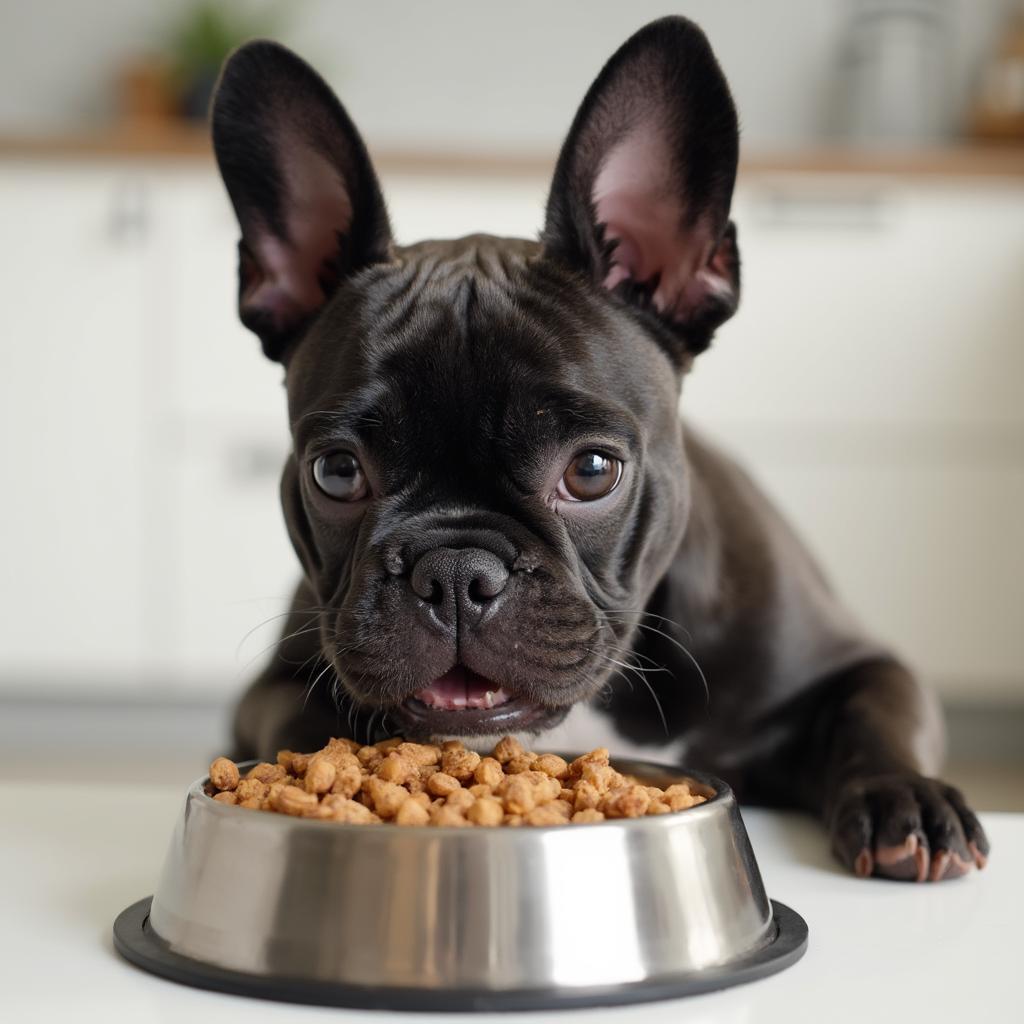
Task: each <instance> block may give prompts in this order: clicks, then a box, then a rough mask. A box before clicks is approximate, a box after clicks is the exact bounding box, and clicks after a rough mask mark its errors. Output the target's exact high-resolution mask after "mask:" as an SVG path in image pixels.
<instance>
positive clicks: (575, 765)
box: [569, 747, 608, 778]
mask: <svg viewBox="0 0 1024 1024" xmlns="http://www.w3.org/2000/svg"><path fill="white" fill-rule="evenodd" d="M607 763H608V748H607V747H596V748H595V749H594V750H591V751H590V753H589V754H581V755H580V756H579V757H577V758H576V760H575V761H573V762H572V764H570V765H569V775H570V776H571V777H572V778H579V777H580V776H581V775H582V774H583V766H584V765H585V764H607Z"/></svg>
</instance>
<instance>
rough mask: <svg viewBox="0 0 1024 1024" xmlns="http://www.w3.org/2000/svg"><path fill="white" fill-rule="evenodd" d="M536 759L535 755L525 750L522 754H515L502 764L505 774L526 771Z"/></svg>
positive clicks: (516, 773)
mask: <svg viewBox="0 0 1024 1024" xmlns="http://www.w3.org/2000/svg"><path fill="white" fill-rule="evenodd" d="M536 760H537V755H536V754H534V753H532V752H531V751H529V750H527V751H525V752H524V753H522V754H516V756H515V757H513V758H511V759H509V760H508V761H506V762H505V764H504V765H503V767H504V769H505V774H506V775H519V774H521V773H522V772H528V771H529V770H530V765H532V764H533V762H534V761H536Z"/></svg>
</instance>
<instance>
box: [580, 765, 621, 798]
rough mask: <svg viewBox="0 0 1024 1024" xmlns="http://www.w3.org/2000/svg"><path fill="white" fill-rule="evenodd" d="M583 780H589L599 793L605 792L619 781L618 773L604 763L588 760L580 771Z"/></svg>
mask: <svg viewBox="0 0 1024 1024" xmlns="http://www.w3.org/2000/svg"><path fill="white" fill-rule="evenodd" d="M580 776H581V778H582V779H583V781H584V782H589V783H590V784H591V785H592V786H593V787H594V788H595V789H596V790H597V791H598V792H599V793H607V792H608V790H609V789H612V788H614V787H615V786H616V785H617V784H618V782H619V781H620V776H619V773H618V772H617V771H616V770H615V769H614V768H612V767H610V766H609V765H606V764H598V763H595V762H590V761H588V762H587V763H585V764H584V765H583V767H582V769H581V771H580Z"/></svg>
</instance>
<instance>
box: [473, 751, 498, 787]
mask: <svg viewBox="0 0 1024 1024" xmlns="http://www.w3.org/2000/svg"><path fill="white" fill-rule="evenodd" d="M473 778H474V779H476V781H477V782H478V783H480V785H481V786H490V787H491V789H497V788H498V786H499V785H501V780H502V779H503V778H505V773H504V771H502V768H501V762H500V761H499V760H498V759H497V758H494V757H483V758H481V759H480V763H479V764H478V765H477V766H476V768H475V769H474V770H473Z"/></svg>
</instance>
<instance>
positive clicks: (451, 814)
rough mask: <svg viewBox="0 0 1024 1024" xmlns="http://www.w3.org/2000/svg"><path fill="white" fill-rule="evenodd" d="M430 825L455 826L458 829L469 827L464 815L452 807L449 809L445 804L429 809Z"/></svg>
mask: <svg viewBox="0 0 1024 1024" xmlns="http://www.w3.org/2000/svg"><path fill="white" fill-rule="evenodd" d="M430 824H431V825H438V826H442V827H443V826H446V825H447V826H452V825H454V826H456V827H459V828H462V827H465V826H467V825H469V822H468V821H467V820H466V817H465V815H463V814H462V813H461V812H459V811H457V810H456V809H455V808H454V807H449V806H448V805H447V804H441V805H440V806H438V807H432V808H431V809H430Z"/></svg>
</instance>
